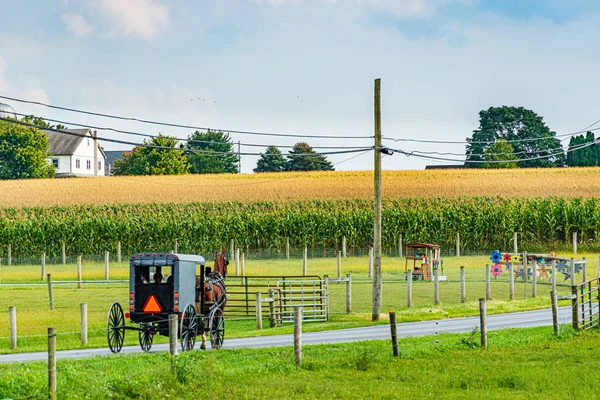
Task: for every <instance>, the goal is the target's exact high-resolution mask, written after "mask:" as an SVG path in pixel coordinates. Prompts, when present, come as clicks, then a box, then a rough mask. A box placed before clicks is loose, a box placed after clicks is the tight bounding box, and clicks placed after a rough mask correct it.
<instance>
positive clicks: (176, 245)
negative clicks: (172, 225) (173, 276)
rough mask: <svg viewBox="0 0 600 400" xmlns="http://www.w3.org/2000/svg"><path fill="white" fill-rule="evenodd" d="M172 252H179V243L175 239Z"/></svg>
mask: <svg viewBox="0 0 600 400" xmlns="http://www.w3.org/2000/svg"><path fill="white" fill-rule="evenodd" d="M173 252H174V253H179V245H178V243H177V239H175V243H174V244H173Z"/></svg>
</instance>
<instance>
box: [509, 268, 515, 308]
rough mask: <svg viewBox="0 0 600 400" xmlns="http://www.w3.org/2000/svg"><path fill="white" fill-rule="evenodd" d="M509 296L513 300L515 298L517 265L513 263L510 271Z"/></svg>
mask: <svg viewBox="0 0 600 400" xmlns="http://www.w3.org/2000/svg"><path fill="white" fill-rule="evenodd" d="M508 296H509V298H510V299H511V300H514V299H515V266H514V265H511V267H510V270H509V271H508Z"/></svg>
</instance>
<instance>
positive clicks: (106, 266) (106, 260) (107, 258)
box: [104, 251, 110, 281]
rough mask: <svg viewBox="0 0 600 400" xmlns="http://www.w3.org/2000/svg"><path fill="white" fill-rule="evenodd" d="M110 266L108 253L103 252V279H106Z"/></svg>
mask: <svg viewBox="0 0 600 400" xmlns="http://www.w3.org/2000/svg"><path fill="white" fill-rule="evenodd" d="M109 268H110V253H109V252H108V251H107V252H105V253H104V280H106V281H107V280H108V272H109V271H108V269H109Z"/></svg>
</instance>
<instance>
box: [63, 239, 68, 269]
mask: <svg viewBox="0 0 600 400" xmlns="http://www.w3.org/2000/svg"><path fill="white" fill-rule="evenodd" d="M62 262H63V265H65V264H66V263H67V245H66V244H65V242H62Z"/></svg>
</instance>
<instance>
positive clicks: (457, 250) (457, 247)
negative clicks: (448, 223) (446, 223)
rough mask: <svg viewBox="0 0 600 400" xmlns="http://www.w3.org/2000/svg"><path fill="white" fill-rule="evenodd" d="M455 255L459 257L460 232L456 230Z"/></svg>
mask: <svg viewBox="0 0 600 400" xmlns="http://www.w3.org/2000/svg"><path fill="white" fill-rule="evenodd" d="M456 257H460V233H458V232H456Z"/></svg>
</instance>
